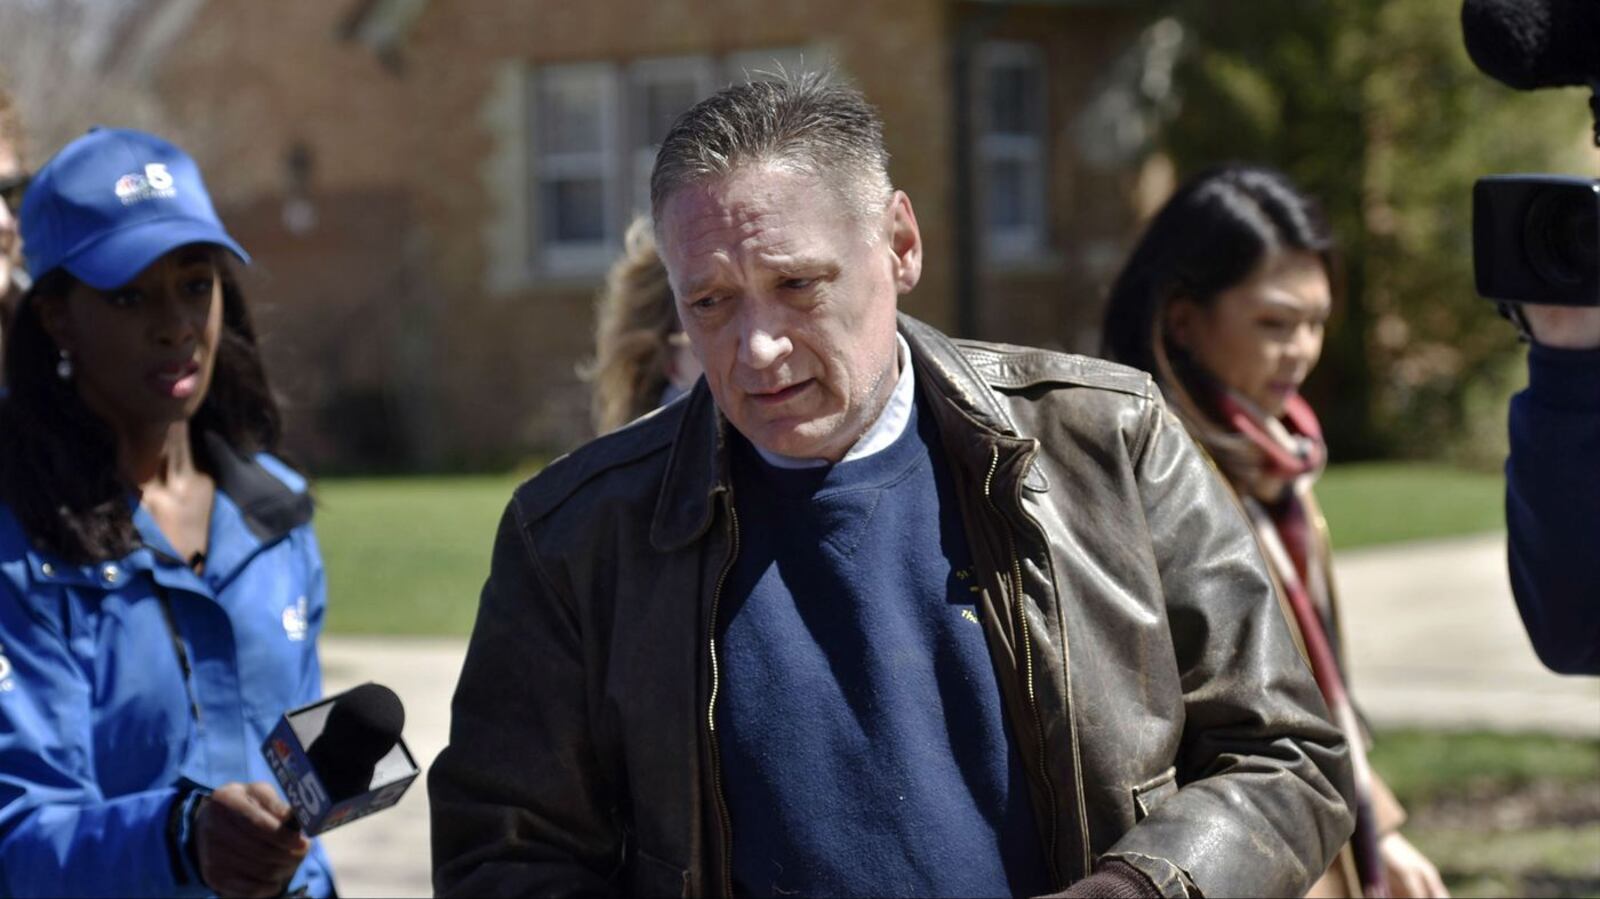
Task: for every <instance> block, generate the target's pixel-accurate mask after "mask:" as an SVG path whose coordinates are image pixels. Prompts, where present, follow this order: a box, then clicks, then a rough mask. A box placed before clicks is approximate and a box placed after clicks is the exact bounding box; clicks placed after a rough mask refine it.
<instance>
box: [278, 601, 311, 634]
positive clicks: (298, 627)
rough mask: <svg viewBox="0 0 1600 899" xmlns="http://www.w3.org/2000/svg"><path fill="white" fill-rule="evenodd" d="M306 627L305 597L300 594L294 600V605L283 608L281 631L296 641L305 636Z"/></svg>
mask: <svg viewBox="0 0 1600 899" xmlns="http://www.w3.org/2000/svg"><path fill="white" fill-rule="evenodd" d="M306 629H307V624H306V598H305V597H304V596H302V597H300V598H299V599H297V600H295V601H294V605H292V606H287V607H285V608H284V610H283V632H284V633H285V634H287V635H288V637H289V639H290V640H293V641H295V642H297V643H298V642H299V641H301V640H304V639H305V638H306Z"/></svg>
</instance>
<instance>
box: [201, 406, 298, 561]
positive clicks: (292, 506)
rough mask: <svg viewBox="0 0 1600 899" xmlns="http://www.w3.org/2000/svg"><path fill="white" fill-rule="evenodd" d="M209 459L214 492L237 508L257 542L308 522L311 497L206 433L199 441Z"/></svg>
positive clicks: (255, 461) (253, 459)
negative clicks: (220, 494) (214, 480)
mask: <svg viewBox="0 0 1600 899" xmlns="http://www.w3.org/2000/svg"><path fill="white" fill-rule="evenodd" d="M202 439H203V440H204V441H205V448H206V453H207V454H208V455H209V456H210V462H211V467H212V470H213V472H214V473H215V475H216V478H217V489H218V490H220V491H222V492H223V493H225V494H227V496H228V498H229V499H231V500H233V502H234V504H235V505H237V506H238V507H239V512H240V514H241V515H242V516H243V517H244V522H245V526H246V527H248V528H249V529H250V533H252V534H254V535H255V537H256V539H257V540H260V541H261V542H262V543H271V542H273V541H275V540H277V539H279V538H280V537H283V536H284V535H286V534H288V533H289V532H290V531H292V530H294V529H295V528H297V527H299V526H301V525H303V524H305V523H307V522H309V521H310V520H311V514H312V511H313V504H312V502H311V495H310V494H309V493H308V492H306V491H305V490H304V489H303V488H304V485H303V484H300V485H297V486H299V487H301V488H302V489H298V490H297V489H295V488H294V487H292V486H290V485H289V484H286V483H284V482H283V481H282V480H280V479H279V478H278V477H277V476H276V475H274V474H273V473H272V472H270V471H268V470H267V469H266V467H265V466H264V465H262V464H261V461H260V460H259V459H257V458H254V457H250V456H245V455H243V454H242V453H240V452H239V451H238V450H236V449H234V448H233V445H232V444H230V443H228V441H226V440H224V439H223V438H222V436H221V435H220V434H217V433H215V432H211V431H207V432H206V433H205V434H204V435H203V438H202Z"/></svg>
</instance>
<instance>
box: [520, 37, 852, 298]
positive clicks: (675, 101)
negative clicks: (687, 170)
mask: <svg viewBox="0 0 1600 899" xmlns="http://www.w3.org/2000/svg"><path fill="white" fill-rule="evenodd" d="M812 56H813V57H815V58H816V59H818V60H821V59H822V55H821V54H812ZM807 60H808V57H807V55H806V54H805V52H804V51H802V50H800V49H797V48H782V49H777V50H752V51H747V52H742V53H735V54H731V55H728V56H725V57H710V56H681V57H664V58H657V59H642V60H638V61H635V62H632V63H629V64H625V65H619V64H612V63H605V62H589V63H579V64H570V65H553V66H541V67H537V68H534V69H533V70H531V73H530V74H529V75H528V76H527V81H526V84H527V85H528V94H527V106H526V108H527V126H526V127H527V128H528V129H529V130H528V135H527V138H528V139H527V144H526V145H527V147H528V148H529V149H528V151H527V152H528V156H529V159H528V165H527V171H528V173H529V181H530V183H529V191H528V193H527V196H529V197H530V204H529V207H528V209H527V213H528V215H527V216H526V224H525V227H526V231H525V232H523V233H527V234H529V235H530V236H531V244H532V245H531V250H532V253H531V257H530V262H531V265H528V266H527V271H526V275H527V276H528V277H532V276H534V275H537V274H545V273H554V274H558V275H590V274H594V273H597V272H600V271H604V270H605V268H606V266H608V265H609V264H610V263H611V261H612V259H613V258H614V257H615V255H616V253H618V252H619V251H620V249H621V244H622V240H621V239H622V234H623V232H624V231H625V230H626V228H627V226H628V222H629V221H630V220H631V219H632V217H633V216H634V215H638V214H644V213H648V212H649V211H650V172H651V170H652V169H653V168H654V167H655V161H656V152H657V151H658V150H659V149H660V147H661V141H662V140H663V139H664V138H665V137H666V135H667V131H668V130H669V129H670V128H671V127H672V124H673V122H675V121H676V120H677V118H678V116H679V115H682V114H683V112H684V111H685V110H687V109H688V108H689V107H690V106H693V105H694V104H695V103H697V102H699V101H700V100H702V99H704V98H706V97H708V96H710V95H711V94H712V93H713V92H714V91H715V90H716V89H717V88H719V87H721V86H722V85H724V84H729V83H740V82H744V81H746V80H748V79H759V78H761V77H763V76H764V75H765V74H766V73H770V72H774V71H777V70H778V69H779V68H780V67H781V68H782V69H783V70H784V71H788V72H799V71H801V70H802V69H803V68H804V67H805V65H806V63H807ZM513 219H515V216H514V215H509V214H508V215H507V220H508V221H510V220H513Z"/></svg>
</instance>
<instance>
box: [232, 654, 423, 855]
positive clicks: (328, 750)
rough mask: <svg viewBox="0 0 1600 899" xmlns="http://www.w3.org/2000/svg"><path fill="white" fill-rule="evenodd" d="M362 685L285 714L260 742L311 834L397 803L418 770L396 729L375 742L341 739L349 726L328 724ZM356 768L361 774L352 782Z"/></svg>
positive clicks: (304, 828) (303, 826) (299, 819)
mask: <svg viewBox="0 0 1600 899" xmlns="http://www.w3.org/2000/svg"><path fill="white" fill-rule="evenodd" d="M374 686H376V685H371V684H368V685H363V687H374ZM363 687H357V688H355V690H352V691H350V692H348V693H341V694H339V695H337V696H331V697H328V698H325V699H321V700H318V701H317V702H313V703H310V704H309V705H304V706H301V707H300V708H297V709H292V710H290V711H288V712H285V713H284V715H283V717H282V718H280V719H278V725H277V726H276V727H274V728H273V729H272V733H271V734H269V735H268V736H267V739H266V741H265V742H264V743H262V744H261V754H262V755H263V756H264V757H265V758H266V760H267V765H268V767H270V768H271V769H272V773H273V775H274V776H276V777H277V779H278V786H279V787H281V788H282V789H283V794H284V796H285V797H286V798H287V799H288V801H289V805H290V807H291V808H292V809H293V810H294V817H295V820H296V821H297V822H298V823H299V825H300V830H301V831H302V832H304V833H305V834H306V835H307V836H316V835H317V834H320V833H323V832H325V831H328V830H331V829H333V828H335V827H338V826H340V825H342V824H348V823H350V822H351V821H354V820H356V819H357V818H364V817H366V816H367V815H370V814H372V813H373V812H379V811H382V810H384V809H386V808H388V807H390V806H392V805H394V804H395V803H396V802H399V801H400V797H401V796H402V795H404V793H405V791H406V789H407V788H408V787H410V786H411V783H412V781H414V780H416V779H417V775H418V774H419V773H420V771H419V769H418V767H417V763H416V760H415V759H414V758H413V757H412V755H411V750H410V749H409V748H408V747H407V746H406V744H405V740H403V739H401V737H400V735H399V732H398V728H395V730H394V732H393V733H392V734H389V735H388V736H387V738H380V739H378V740H377V741H376V742H374V740H373V739H366V740H365V741H363V740H361V739H355V740H346V739H339V738H340V737H343V736H347V734H348V730H349V729H348V728H346V729H345V731H344V732H343V733H341V732H340V728H339V727H338V726H337V724H335V726H334V727H329V718H330V713H332V712H334V711H335V709H336V707H337V706H338V704H339V703H340V701H341V700H343V699H345V698H346V697H348V696H351V695H352V694H354V693H355V692H356V691H358V690H361V689H363ZM380 689H384V690H386V689H387V688H380ZM391 695H392V694H391ZM345 707H346V708H348V707H349V702H348V701H346V704H345ZM335 720H336V721H337V718H336V719H335ZM325 736H326V737H327V738H328V739H323V740H322V742H321V743H319V742H318V741H319V739H321V738H323V737H325ZM358 736H359V735H358ZM351 744H354V745H351ZM352 757H353V758H352ZM352 762H353V765H352ZM352 770H354V771H357V772H359V776H358V777H357V778H356V779H354V780H352V777H351V771H352ZM369 771H370V775H369V774H368V772H369ZM341 783H342V784H344V785H343V786H341Z"/></svg>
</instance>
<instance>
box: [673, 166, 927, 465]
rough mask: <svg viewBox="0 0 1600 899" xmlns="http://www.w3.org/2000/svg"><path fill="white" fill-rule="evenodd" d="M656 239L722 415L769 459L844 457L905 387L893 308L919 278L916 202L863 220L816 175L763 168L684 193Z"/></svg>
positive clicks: (894, 203) (891, 205)
mask: <svg viewBox="0 0 1600 899" xmlns="http://www.w3.org/2000/svg"><path fill="white" fill-rule="evenodd" d="M657 230H658V235H657V237H658V241H659V244H660V247H661V258H662V261H663V262H664V263H666V267H667V273H668V277H669V278H670V280H671V282H672V289H673V293H674V294H675V295H676V297H677V302H678V314H679V316H680V318H681V319H682V321H683V329H684V333H686V334H687V335H688V336H689V342H690V345H691V346H692V347H693V349H694V353H695V355H696V356H697V357H698V358H699V359H700V362H701V364H702V365H703V366H704V367H705V374H706V383H707V385H708V386H709V387H710V388H711V394H712V396H713V397H715V399H716V402H717V408H719V409H720V410H722V414H723V415H726V416H727V418H728V420H729V421H730V422H732V423H733V426H734V427H735V428H738V429H739V433H741V434H743V435H744V436H745V437H746V438H747V439H749V440H750V442H751V443H754V444H755V445H756V446H758V447H760V448H762V449H764V450H767V451H768V452H772V453H777V454H780V455H784V456H793V457H799V458H811V459H827V460H829V461H830V462H837V461H838V460H839V459H841V458H843V456H844V454H845V453H846V452H847V451H848V450H849V449H850V447H851V446H852V445H853V444H854V443H855V442H856V440H857V439H858V438H859V437H860V436H861V435H862V433H863V432H865V431H866V429H867V428H868V427H869V426H870V425H871V424H872V422H873V421H874V420H875V419H876V418H877V416H878V413H879V412H880V411H882V409H883V406H884V403H885V402H886V401H887V400H888V397H889V394H890V393H891V392H892V391H893V389H894V383H895V377H896V374H897V366H896V360H897V355H898V354H897V352H896V343H895V306H896V298H897V297H898V295H899V294H902V293H905V292H907V291H909V290H910V289H911V288H912V287H914V286H916V283H917V279H918V278H919V277H920V276H921V271H922V241H921V236H920V234H919V233H918V231H917V221H916V216H915V215H914V214H913V212H912V210H911V201H910V200H909V199H908V198H907V197H906V195H905V194H904V193H900V192H896V193H895V194H894V196H893V198H892V199H890V201H889V202H888V203H887V204H886V205H885V206H884V207H882V209H881V210H876V211H873V212H871V213H869V214H868V215H867V216H866V217H865V218H863V217H862V216H860V215H855V214H852V210H851V207H850V206H849V205H847V203H846V202H845V200H844V199H843V198H842V197H841V196H840V195H839V193H838V192H837V191H836V190H834V189H833V188H831V187H830V186H829V185H828V184H826V183H825V182H823V181H822V180H820V179H819V178H818V177H816V176H814V175H808V174H803V173H797V172H794V171H792V170H790V169H788V168H785V167H783V166H781V165H778V164H770V163H758V164H752V165H749V166H746V167H743V168H740V169H738V170H736V171H735V172H733V174H731V175H728V176H726V177H724V178H720V179H717V180H713V181H708V182H703V183H700V184H694V185H690V186H688V187H684V188H680V189H679V190H678V191H677V192H675V193H673V194H671V195H670V196H669V197H668V198H667V200H666V202H665V204H664V205H663V206H662V209H661V218H660V221H659V223H658V229H657Z"/></svg>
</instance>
